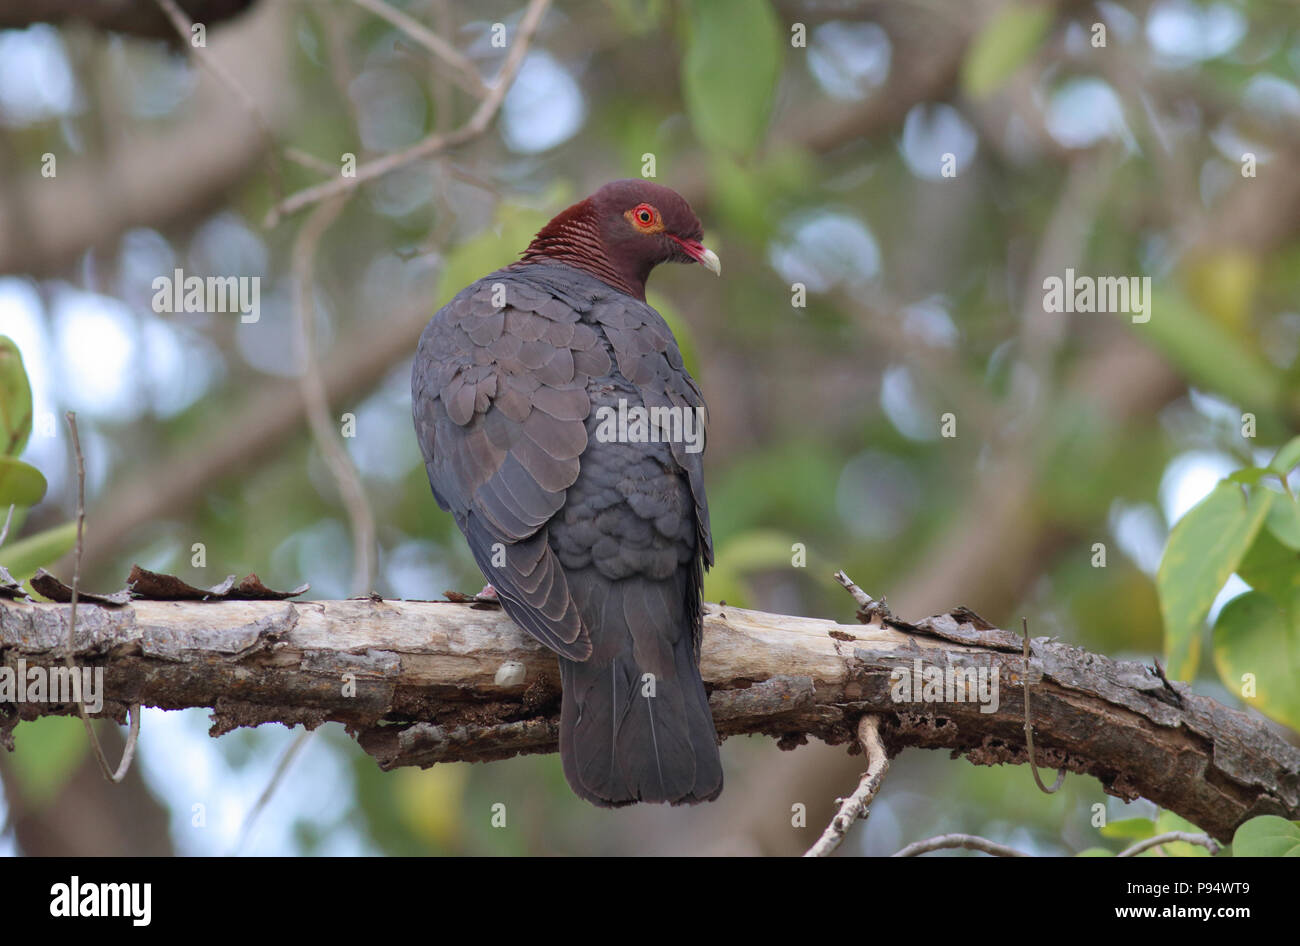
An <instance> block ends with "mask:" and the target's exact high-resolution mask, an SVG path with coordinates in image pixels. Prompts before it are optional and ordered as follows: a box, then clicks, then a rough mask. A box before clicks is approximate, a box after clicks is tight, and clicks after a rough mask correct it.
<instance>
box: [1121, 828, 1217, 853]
mask: <svg viewBox="0 0 1300 946" xmlns="http://www.w3.org/2000/svg"><path fill="white" fill-rule="evenodd" d="M1170 841H1185V842H1187V843H1188V844H1199V845H1200V846H1201V847H1203V848H1205V849H1206V850H1207V851H1209V852H1210V854H1211V855H1214V854H1218V853H1219V852H1220V851H1221V850H1223V848H1222V847H1220V845H1219V842H1218V841H1216V840H1214V838H1212V837H1210V836H1209V835H1208V834H1192V833H1191V832H1190V831H1166V832H1165V833H1164V834H1157V835H1156V836H1155V837H1153V838H1143V839H1142V840H1141V841H1139V842H1137V843H1136V844H1134V845H1133V846H1132V847H1126V848H1124V850H1122V851H1120V852H1119V853H1118V854H1116V855H1115V856H1116V857H1136V856H1137V855H1139V854H1141V853H1142V852H1143V851H1146V850H1150V849H1151V848H1153V847H1159V846H1160V845H1161V844H1168V843H1169V842H1170Z"/></svg>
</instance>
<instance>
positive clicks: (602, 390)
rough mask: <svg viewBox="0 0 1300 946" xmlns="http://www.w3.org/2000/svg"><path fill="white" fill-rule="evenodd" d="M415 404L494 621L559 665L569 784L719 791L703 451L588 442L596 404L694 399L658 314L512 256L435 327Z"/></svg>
mask: <svg viewBox="0 0 1300 946" xmlns="http://www.w3.org/2000/svg"><path fill="white" fill-rule="evenodd" d="M494 295H495V297H496V299H495V301H497V302H501V301H504V303H505V304H504V306H498V305H494ZM411 394H412V407H413V412H414V418H415V428H416V433H417V436H418V438H419V442H420V447H421V449H422V451H423V453H424V456H425V459H426V465H427V469H428V474H429V482H430V484H431V485H432V487H433V493H434V497H435V498H436V499H437V501H438V505H439V506H441V507H442V508H443V509H445V510H449V511H450V512H451V513H452V515H453V516H454V517H455V520H456V524H457V525H458V526H459V527H460V529H461V531H462V532H463V533H464V534H465V537H466V539H467V541H468V543H469V547H470V551H471V552H472V553H473V555H474V559H475V561H476V562H477V563H478V565H479V568H480V569H481V570H482V571H483V574H484V575H485V576H486V577H487V579H488V581H489V582H490V583H491V584H492V585H493V587H494V588H495V589H496V591H497V593H498V595H499V597H500V600H501V603H502V606H503V607H504V608H505V611H506V613H507V614H508V615H510V617H511V618H512V619H513V620H514V621H515V622H516V623H517V624H519V626H520V627H522V628H523V629H524V630H526V631H527V632H529V633H530V634H532V635H533V636H534V637H536V638H537V639H538V640H540V641H541V642H542V643H544V644H545V645H546V646H547V647H549V648H551V649H552V650H554V651H555V652H556V653H557V654H558V655H559V657H560V675H561V680H562V684H563V690H564V694H563V707H562V711H561V724H560V752H561V756H562V759H563V764H564V772H565V775H566V777H567V778H568V781H569V783H570V785H571V786H572V787H573V789H574V791H575V792H577V794H579V795H580V796H582V797H583V798H586V799H588V800H589V801H591V802H593V803H595V804H597V805H602V806H616V805H623V804H629V803H631V802H635V801H666V802H671V803H674V804H678V803H690V802H697V801H704V800H709V799H713V798H716V797H717V795H718V793H719V792H720V791H721V790H722V767H721V762H720V759H719V755H718V746H717V736H716V733H715V730H714V726H713V719H712V716H711V715H710V712H709V705H708V697H707V695H706V693H705V690H704V685H703V683H702V682H701V679H700V673H699V666H698V664H699V645H700V628H701V605H700V600H701V597H700V596H701V582H702V576H703V569H704V567H706V566H707V565H711V564H712V562H713V548H712V540H711V538H710V534H709V514H708V503H707V500H706V498H705V493H704V479H703V467H702V456H703V454H702V453H691V452H688V451H687V449H686V447H685V444H683V443H682V442H681V441H680V440H678V441H675V442H671V443H665V442H659V443H655V442H650V443H623V442H602V441H600V440H598V439H597V437H596V433H595V431H596V426H597V408H599V407H601V406H609V407H612V408H615V409H617V407H618V404H619V400H620V399H625V400H626V404H627V405H628V406H635V405H641V406H645V407H657V406H672V407H678V408H684V409H690V410H693V409H696V408H700V409H703V408H704V399H703V397H702V396H701V394H700V390H699V388H698V387H697V386H696V384H695V382H694V380H693V379H692V378H691V376H690V374H689V373H688V372H687V371H686V369H685V368H684V367H683V365H682V357H681V353H680V352H679V351H678V348H677V345H676V342H675V341H674V339H673V336H672V332H671V331H670V330H669V328H668V326H667V324H666V323H665V322H664V320H663V319H662V318H661V317H660V315H659V314H658V313H657V312H655V310H654V309H652V308H651V307H650V306H648V305H647V304H646V303H645V302H643V301H641V300H639V299H637V298H634V297H633V296H632V295H629V294H628V293H627V292H624V291H621V290H620V289H618V288H615V287H613V286H611V285H609V284H608V283H607V282H606V281H603V280H601V279H598V278H596V277H595V276H593V275H590V274H588V273H586V272H583V271H582V270H579V269H577V268H574V267H573V266H570V265H566V264H564V263H558V262H550V261H538V262H523V263H516V264H514V265H513V266H510V267H507V268H506V269H503V270H499V271H497V272H495V273H492V274H491V275H489V276H486V277H484V278H483V279H480V280H479V281H478V282H476V283H474V284H473V285H471V286H469V287H467V288H466V289H464V290H463V291H462V292H460V293H459V294H458V295H457V296H456V297H455V298H454V299H452V300H451V301H450V302H449V303H447V305H446V306H444V307H443V308H442V309H441V310H439V312H438V313H437V314H436V315H435V316H434V318H433V320H432V321H431V322H430V323H429V326H428V327H427V328H426V329H425V331H424V334H423V335H422V336H421V338H420V344H419V349H418V352H417V354H416V358H415V365H414V370H413V373H412V387H411ZM494 553H495V554H496V562H497V563H498V564H500V563H501V562H502V560H504V564H500V567H494V564H493V562H494ZM646 674H652V675H653V688H654V695H653V696H651V697H647V696H644V695H642V694H643V689H644V688H645V686H646V684H645V680H646V678H645V675H646Z"/></svg>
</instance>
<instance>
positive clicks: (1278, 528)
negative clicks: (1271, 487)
mask: <svg viewBox="0 0 1300 946" xmlns="http://www.w3.org/2000/svg"><path fill="white" fill-rule="evenodd" d="M1264 524H1265V525H1266V526H1267V527H1268V531H1269V532H1271V533H1272V534H1273V537H1274V538H1275V539H1277V540H1278V541H1279V542H1281V543H1282V544H1283V545H1285V546H1286V547H1287V548H1289V549H1300V505H1298V504H1297V503H1296V501H1295V500H1294V499H1292V498H1291V497H1290V496H1288V495H1284V494H1281V493H1279V494H1278V496H1277V498H1276V499H1274V500H1273V505H1272V506H1271V507H1270V508H1269V510H1268V518H1267V519H1266V520H1265V521H1264Z"/></svg>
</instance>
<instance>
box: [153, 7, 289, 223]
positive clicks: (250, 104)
mask: <svg viewBox="0 0 1300 946" xmlns="http://www.w3.org/2000/svg"><path fill="white" fill-rule="evenodd" d="M154 2H155V3H157V4H158V6H159V8H160V9H161V10H162V11H163V13H164V14H165V15H166V17H167V19H169V20H171V22H172V26H174V27H175V28H176V32H177V33H178V34H180V37H181V41H182V42H183V43H184V44H185V45H186V46H187V47H188V48H189V49H190V51H191V52H192V53H193V54H194V57H195V58H196V59H198V61H199V64H200V65H202V66H203V67H204V68H206V69H207V70H208V71H209V72H211V73H212V74H213V75H214V76H215V77H216V78H217V81H219V82H220V83H221V84H222V85H224V86H226V88H228V89H230V91H232V92H234V93H235V97H236V98H238V99H239V101H240V104H242V105H243V106H244V108H245V110H246V111H247V112H248V113H249V114H250V115H251V116H252V117H253V121H254V122H255V123H256V124H257V127H258V129H259V130H260V131H261V132H262V136H263V137H264V138H265V139H266V156H267V167H268V168H269V170H270V176H271V193H272V194H273V195H274V196H275V199H276V200H279V199H280V198H282V197H283V196H284V184H283V182H282V181H281V178H280V163H279V161H277V160H276V156H275V133H274V132H273V131H272V130H271V126H270V124H268V123H267V121H266V117H265V116H264V115H263V114H262V110H261V109H260V108H258V106H257V103H256V102H255V101H253V97H252V96H251V95H249V94H248V90H247V89H245V88H244V87H243V86H242V85H240V84H239V82H238V80H236V79H235V77H234V76H232V75H231V74H230V73H229V72H227V71H226V67H225V66H223V65H222V64H221V62H220V60H218V59H217V58H216V57H215V56H212V55H209V54H208V50H207V47H206V46H195V45H194V44H193V43H192V42H191V41H190V37H191V30H192V29H193V26H194V23H193V22H191V20H190V18H189V16H187V15H186V13H185V11H184V10H182V9H181V8H180V6H179V5H178V4H177V3H176V0H154Z"/></svg>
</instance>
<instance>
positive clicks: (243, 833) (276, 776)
mask: <svg viewBox="0 0 1300 946" xmlns="http://www.w3.org/2000/svg"><path fill="white" fill-rule="evenodd" d="M314 734H315V730H311V729H304V730H303V731H302V732H300V733H298V735H297V736H296V737H294V740H293V742H291V743H289V748H288V749H285V750H284V754H283V755H281V756H280V761H279V762H278V763H277V764H276V766H275V771H274V772H272V773H271V780H270V781H269V782H267V783H266V788H264V789H262V794H261V795H259V796H258V798H257V801H255V802H254V803H253V807H252V808H251V809H249V812H248V816H247V817H246V818H245V819H244V827H243V828H242V829H241V830H240V832H239V843H238V844H236V845H235V848H234V850H232V851H231V852H230V856H231V857H234V856H235V855H236V854H238V853H239V852H240V851H241V850H243V848H244V845H245V844H247V843H248V836H249V834H250V833H251V832H252V830H253V824H254V823H255V822H256V821H257V819H258V817H259V816H260V815H261V814H262V810H263V809H264V808H265V807H266V806H267V803H268V802H270V800H271V796H272V795H274V794H275V790H276V789H277V788H278V787H279V786H280V783H281V782H282V781H284V777H285V775H287V774H288V772H289V767H290V766H291V765H292V764H293V760H294V759H295V758H297V756H298V753H299V752H301V751H302V747H303V746H305V745H307V742H308V740H310V739H311V737H312V736H313V735H314Z"/></svg>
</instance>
